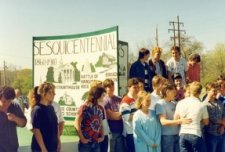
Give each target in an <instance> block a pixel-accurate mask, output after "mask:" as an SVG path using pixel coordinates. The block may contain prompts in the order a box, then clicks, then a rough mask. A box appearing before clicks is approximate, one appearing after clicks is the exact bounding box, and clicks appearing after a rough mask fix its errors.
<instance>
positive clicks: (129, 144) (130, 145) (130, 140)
mask: <svg viewBox="0 0 225 152" xmlns="http://www.w3.org/2000/svg"><path fill="white" fill-rule="evenodd" d="M126 152H135V147H134V137H133V134H128V135H127V136H126Z"/></svg>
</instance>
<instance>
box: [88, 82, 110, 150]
mask: <svg viewBox="0 0 225 152" xmlns="http://www.w3.org/2000/svg"><path fill="white" fill-rule="evenodd" d="M96 86H97V87H103V82H102V81H100V80H93V81H92V82H91V84H90V88H92V87H96ZM98 104H99V105H101V106H102V108H103V110H104V115H105V118H104V119H103V120H102V125H103V131H104V136H105V137H104V140H103V141H102V142H100V143H99V144H100V150H101V152H108V147H109V144H108V143H109V138H108V135H109V125H108V122H107V119H106V111H105V107H104V106H105V103H104V102H99V103H98Z"/></svg>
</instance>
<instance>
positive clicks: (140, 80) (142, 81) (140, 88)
mask: <svg viewBox="0 0 225 152" xmlns="http://www.w3.org/2000/svg"><path fill="white" fill-rule="evenodd" d="M137 79H138V87H139V91H144V90H145V87H144V86H145V82H144V80H143V79H141V78H137Z"/></svg>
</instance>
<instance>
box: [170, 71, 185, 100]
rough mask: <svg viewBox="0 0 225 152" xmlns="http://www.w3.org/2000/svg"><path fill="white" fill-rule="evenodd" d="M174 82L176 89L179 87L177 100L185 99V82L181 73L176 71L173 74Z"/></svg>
mask: <svg viewBox="0 0 225 152" xmlns="http://www.w3.org/2000/svg"><path fill="white" fill-rule="evenodd" d="M172 78H173V82H174V84H175V86H176V89H177V95H176V98H175V101H180V100H182V99H184V97H185V96H184V92H185V90H184V86H183V83H182V76H181V74H180V73H175V74H174V75H173V76H172Z"/></svg>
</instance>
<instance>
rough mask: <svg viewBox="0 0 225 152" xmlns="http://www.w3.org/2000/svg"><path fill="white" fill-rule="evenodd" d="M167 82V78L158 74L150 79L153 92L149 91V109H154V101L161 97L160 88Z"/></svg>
mask: <svg viewBox="0 0 225 152" xmlns="http://www.w3.org/2000/svg"><path fill="white" fill-rule="evenodd" d="M166 82H167V79H165V78H164V77H162V76H160V75H156V76H154V77H153V79H152V87H153V92H152V93H151V106H150V109H152V110H155V105H156V103H157V102H158V101H159V100H160V99H161V95H160V93H161V88H162V85H163V84H164V83H166Z"/></svg>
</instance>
